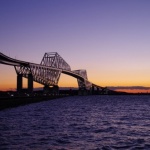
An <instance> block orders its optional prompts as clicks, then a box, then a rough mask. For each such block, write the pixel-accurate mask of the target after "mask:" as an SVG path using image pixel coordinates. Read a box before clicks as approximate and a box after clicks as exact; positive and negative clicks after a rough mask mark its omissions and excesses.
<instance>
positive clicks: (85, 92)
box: [78, 88, 88, 95]
mask: <svg viewBox="0 0 150 150" xmlns="http://www.w3.org/2000/svg"><path fill="white" fill-rule="evenodd" d="M78 95H88V90H87V89H86V88H79V90H78Z"/></svg>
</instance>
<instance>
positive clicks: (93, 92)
mask: <svg viewBox="0 0 150 150" xmlns="http://www.w3.org/2000/svg"><path fill="white" fill-rule="evenodd" d="M94 94H95V91H94V86H92V95H94Z"/></svg>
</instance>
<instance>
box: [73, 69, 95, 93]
mask: <svg viewBox="0 0 150 150" xmlns="http://www.w3.org/2000/svg"><path fill="white" fill-rule="evenodd" d="M73 72H74V73H76V74H78V75H80V76H82V77H83V78H84V79H80V78H78V79H77V82H78V86H79V92H78V94H79V95H87V94H90V92H91V91H90V90H91V86H92V84H91V82H89V81H88V78H87V72H86V70H83V69H81V70H74V71H73Z"/></svg>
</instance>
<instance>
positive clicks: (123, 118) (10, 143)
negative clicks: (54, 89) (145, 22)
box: [0, 96, 150, 150]
mask: <svg viewBox="0 0 150 150" xmlns="http://www.w3.org/2000/svg"><path fill="white" fill-rule="evenodd" d="M0 149H11V150H12V149H21V150H29V149H36V150H38V149H39V150H41V149H44V150H46V149H49V150H51V149H52V150H55V149H57V150H60V149H64V150H71V149H74V150H78V149H82V150H84V149H89V150H90V149H91V150H93V149H95V150H99V149H106V150H107V149H108V150H109V149H132V150H134V149H150V96H74V97H67V98H61V99H55V100H51V101H45V102H40V103H36V104H30V105H26V106H20V107H17V108H12V109H6V110H3V111H0Z"/></svg>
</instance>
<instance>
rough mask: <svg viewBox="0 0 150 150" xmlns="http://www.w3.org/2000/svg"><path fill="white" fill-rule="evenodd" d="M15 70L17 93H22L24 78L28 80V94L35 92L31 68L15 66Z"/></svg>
mask: <svg viewBox="0 0 150 150" xmlns="http://www.w3.org/2000/svg"><path fill="white" fill-rule="evenodd" d="M15 70H16V73H17V92H19V93H20V92H22V91H23V90H22V86H23V82H22V79H23V77H25V78H27V81H28V90H27V91H28V92H29V93H32V92H33V76H32V72H31V69H30V66H15Z"/></svg>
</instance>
